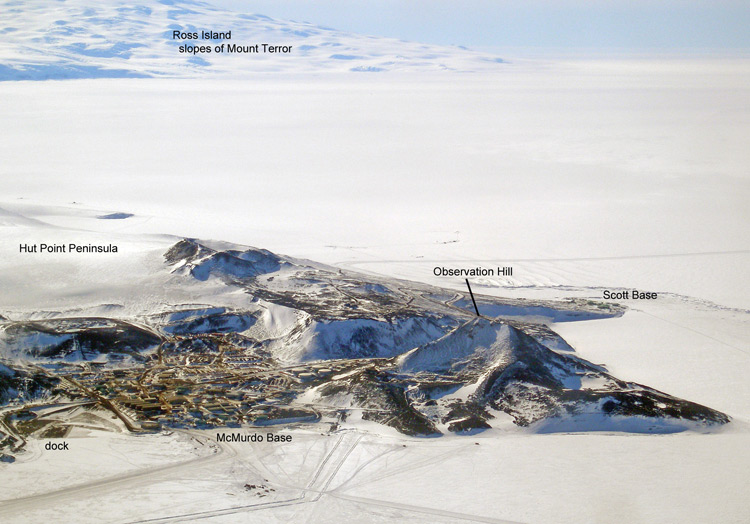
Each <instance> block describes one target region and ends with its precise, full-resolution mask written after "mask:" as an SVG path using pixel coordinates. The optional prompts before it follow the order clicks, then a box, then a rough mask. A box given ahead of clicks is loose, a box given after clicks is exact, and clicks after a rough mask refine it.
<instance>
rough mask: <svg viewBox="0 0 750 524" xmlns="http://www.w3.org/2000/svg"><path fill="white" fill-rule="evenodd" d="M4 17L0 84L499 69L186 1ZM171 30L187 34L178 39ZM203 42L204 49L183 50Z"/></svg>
mask: <svg viewBox="0 0 750 524" xmlns="http://www.w3.org/2000/svg"><path fill="white" fill-rule="evenodd" d="M0 12H2V14H3V23H2V26H1V27H0V35H2V39H0V80H45V79H65V78H122V77H166V78H182V77H188V78H196V77H197V78H200V77H205V76H221V75H232V76H238V75H239V76H243V75H248V74H253V73H262V72H320V71H357V72H359V71H362V72H380V71H446V70H447V71H462V72H467V71H485V70H492V69H497V67H499V63H502V60H501V59H499V58H497V57H495V56H492V55H487V54H483V53H477V52H473V51H470V50H468V49H465V48H463V47H447V46H435V45H425V44H418V43H412V42H405V41H400V40H396V39H391V38H381V37H374V36H364V35H358V34H353V33H347V32H343V31H337V30H335V29H330V28H326V27H320V26H316V25H313V24H310V23H306V22H293V21H286V20H276V19H273V18H269V17H267V16H263V15H259V14H244V13H236V12H233V11H228V10H225V9H220V8H217V7H214V6H211V5H210V4H207V3H204V2H197V1H192V0H159V1H153V0H152V1H148V0H145V1H144V0H137V1H135V2H122V1H118V2H111V3H100V2H92V1H91V0H61V1H59V2H55V3H54V4H50V3H49V2H43V1H41V0H31V1H28V2H26V1H24V2H21V1H18V0H5V1H3V2H0ZM175 31H177V32H178V33H180V34H182V36H186V37H187V38H185V39H183V38H180V37H178V38H175ZM203 31H206V32H216V33H229V32H231V39H228V40H204V39H202V38H201V36H202V34H203ZM190 37H193V38H190ZM196 37H197V38H196ZM221 44H226V45H225V47H224V52H219V53H217V52H216V46H217V45H221ZM264 44H265V46H266V50H265V51H264V48H263V46H264ZM230 45H231V47H232V49H234V50H233V51H230ZM200 46H203V48H204V50H203V51H202V52H198V53H195V52H191V51H189V49H190V47H200ZM270 46H290V47H289V49H288V51H287V52H278V51H279V49H277V52H269V51H270V49H271V47H270ZM181 47H182V52H181ZM206 48H207V49H208V51H207V50H206ZM237 49H243V50H244V52H240V51H237ZM255 49H257V50H255ZM248 50H250V51H248Z"/></svg>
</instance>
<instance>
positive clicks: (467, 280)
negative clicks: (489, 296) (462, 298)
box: [466, 278, 480, 316]
mask: <svg viewBox="0 0 750 524" xmlns="http://www.w3.org/2000/svg"><path fill="white" fill-rule="evenodd" d="M466 287H468V288H469V295H471V301H472V302H473V303H474V311H476V312H477V316H480V315H479V309H478V308H477V301H476V300H474V293H472V292H471V286H470V285H469V279H468V278H467V279H466Z"/></svg>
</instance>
